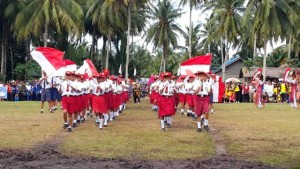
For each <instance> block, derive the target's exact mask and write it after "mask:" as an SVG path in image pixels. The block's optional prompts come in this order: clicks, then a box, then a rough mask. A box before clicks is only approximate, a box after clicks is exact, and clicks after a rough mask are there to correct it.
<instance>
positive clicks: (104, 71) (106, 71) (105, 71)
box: [102, 69, 110, 76]
mask: <svg viewBox="0 0 300 169" xmlns="http://www.w3.org/2000/svg"><path fill="white" fill-rule="evenodd" d="M102 72H103V73H105V74H106V76H108V75H109V74H110V71H109V70H108V69H104V70H103V71H102Z"/></svg>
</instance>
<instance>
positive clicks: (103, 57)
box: [98, 36, 107, 70]
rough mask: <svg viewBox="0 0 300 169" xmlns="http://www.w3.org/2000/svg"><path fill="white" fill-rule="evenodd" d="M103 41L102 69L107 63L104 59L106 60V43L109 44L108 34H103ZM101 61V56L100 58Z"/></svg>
mask: <svg viewBox="0 0 300 169" xmlns="http://www.w3.org/2000/svg"><path fill="white" fill-rule="evenodd" d="M102 38H103V43H102V52H101V57H102V58H101V68H102V70H103V69H104V68H105V64H104V61H105V60H106V53H105V52H106V50H107V49H106V45H107V37H106V36H103V37H102ZM98 61H100V58H99V60H98Z"/></svg>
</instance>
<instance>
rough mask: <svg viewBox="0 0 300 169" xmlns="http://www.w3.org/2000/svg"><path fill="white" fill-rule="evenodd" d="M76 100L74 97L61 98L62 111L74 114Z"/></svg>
mask: <svg viewBox="0 0 300 169" xmlns="http://www.w3.org/2000/svg"><path fill="white" fill-rule="evenodd" d="M75 99H77V98H76V97H75V96H69V97H67V96H62V99H61V104H62V107H63V109H64V110H67V112H68V113H69V114H74V113H75V112H76V111H77V110H76V101H75Z"/></svg>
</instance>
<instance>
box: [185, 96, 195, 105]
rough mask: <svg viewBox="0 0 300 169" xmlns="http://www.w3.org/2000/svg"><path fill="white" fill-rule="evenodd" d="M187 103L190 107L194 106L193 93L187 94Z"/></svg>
mask: <svg viewBox="0 0 300 169" xmlns="http://www.w3.org/2000/svg"><path fill="white" fill-rule="evenodd" d="M186 104H187V105H188V106H189V107H194V99H193V95H191V94H186Z"/></svg>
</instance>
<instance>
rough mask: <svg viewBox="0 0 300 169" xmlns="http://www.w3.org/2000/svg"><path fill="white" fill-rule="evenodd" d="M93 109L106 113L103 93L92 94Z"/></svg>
mask: <svg viewBox="0 0 300 169" xmlns="http://www.w3.org/2000/svg"><path fill="white" fill-rule="evenodd" d="M93 110H94V111H95V112H97V113H102V114H106V113H108V111H107V101H106V99H105V96H104V95H100V96H94V98H93Z"/></svg>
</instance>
